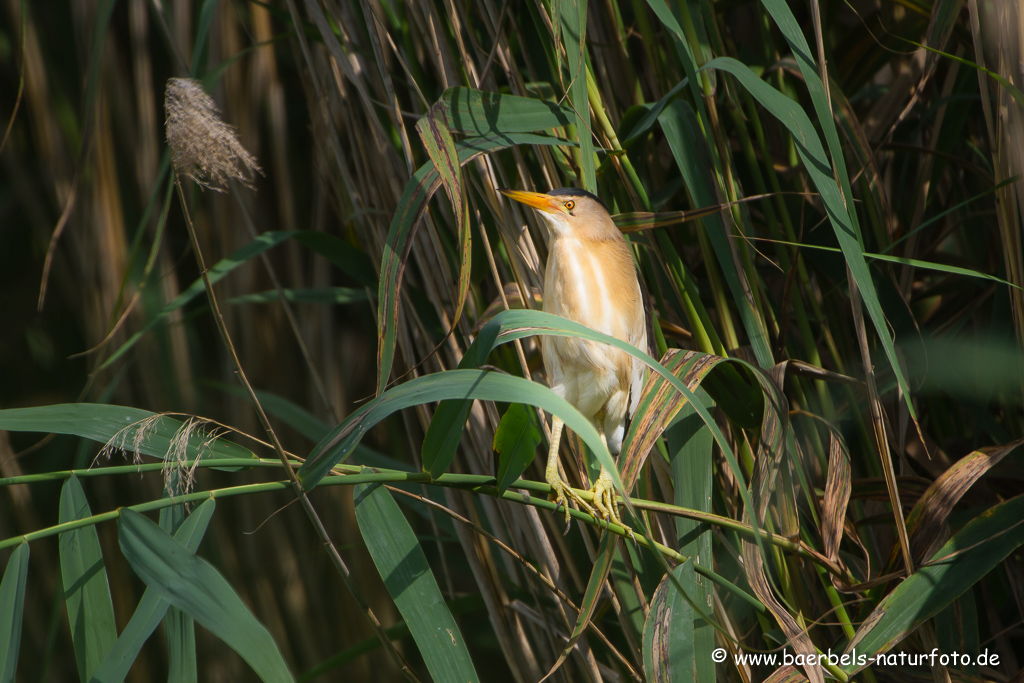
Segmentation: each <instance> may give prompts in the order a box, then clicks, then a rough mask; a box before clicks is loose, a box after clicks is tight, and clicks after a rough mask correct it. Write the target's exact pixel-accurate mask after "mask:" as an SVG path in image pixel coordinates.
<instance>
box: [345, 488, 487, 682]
mask: <svg viewBox="0 0 1024 683" xmlns="http://www.w3.org/2000/svg"><path fill="white" fill-rule="evenodd" d="M353 496H354V498H355V508H356V521H357V522H358V524H359V532H360V533H361V534H362V536H363V541H364V542H365V543H366V548H367V550H369V551H370V556H371V557H372V558H373V562H374V564H375V565H376V566H377V571H378V573H380V577H381V579H383V580H384V585H385V586H386V587H387V589H388V593H389V594H390V595H391V598H392V599H393V600H394V601H395V605H396V606H397V607H398V611H399V612H401V614H402V617H403V618H404V619H405V623H406V624H407V625H408V627H409V631H410V632H411V633H412V637H413V639H414V640H415V641H416V645H417V646H418V647H419V651H420V654H421V655H422V656H423V661H424V663H425V664H426V665H427V670H428V671H429V672H430V675H431V677H432V678H433V679H434V680H435V681H459V682H460V683H463V682H470V681H478V680H480V679H479V676H477V673H476V669H474V668H473V661H472V659H471V658H470V656H469V650H468V649H467V648H466V641H465V639H464V638H463V637H462V633H461V631H460V630H459V626H458V624H456V623H455V619H454V618H453V617H452V613H451V611H450V610H449V609H448V606H447V605H446V604H445V602H444V598H443V597H442V596H441V590H440V589H439V588H438V586H437V581H436V580H435V579H434V574H433V573H432V572H431V570H430V566H429V565H428V564H427V558H426V556H425V555H424V554H423V549H422V548H421V547H420V544H419V542H418V541H417V540H416V535H415V534H414V533H413V530H412V527H410V526H409V522H408V520H406V519H405V515H403V514H402V511H401V509H400V508H399V507H398V504H397V503H396V502H395V500H394V498H392V497H391V494H390V493H388V490H387V489H386V488H384V486H382V485H380V484H360V485H358V486H356V487H355V490H354V491H353Z"/></svg>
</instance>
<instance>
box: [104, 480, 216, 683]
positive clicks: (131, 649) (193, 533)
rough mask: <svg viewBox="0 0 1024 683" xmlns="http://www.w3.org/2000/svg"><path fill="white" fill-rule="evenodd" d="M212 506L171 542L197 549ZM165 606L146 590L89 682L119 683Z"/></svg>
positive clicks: (208, 504) (190, 519)
mask: <svg viewBox="0 0 1024 683" xmlns="http://www.w3.org/2000/svg"><path fill="white" fill-rule="evenodd" d="M215 507H216V503H215V502H214V501H213V500H208V501H206V502H204V503H203V504H202V505H200V506H199V507H197V508H196V509H195V510H194V511H193V512H192V514H191V515H189V516H188V517H186V518H185V521H184V522H182V524H181V526H180V527H178V530H177V531H176V532H175V534H174V539H175V540H176V541H177V542H179V543H181V544H182V545H183V546H184V547H185V548H186V549H187V550H188V552H190V553H193V554H194V553H195V551H196V548H198V547H199V543H200V542H201V541H202V540H203V535H204V534H205V533H206V528H207V526H208V525H209V523H210V518H211V517H212V516H213V511H214V508H215ZM168 607H170V604H169V603H168V602H167V601H166V600H164V599H163V598H162V597H160V595H159V594H158V593H157V592H156V591H154V590H153V589H152V588H147V589H146V591H145V592H144V593H143V594H142V599H140V600H139V604H138V605H137V606H136V608H135V612H134V613H133V614H132V618H131V619H130V620H129V621H128V625H127V626H125V627H124V631H122V632H121V635H120V636H119V637H118V639H117V643H115V644H114V646H113V647H112V648H111V649H110V652H108V653H107V656H106V658H105V659H104V660H103V663H102V664H101V665H100V667H99V668H98V669H97V670H96V673H95V674H94V675H93V677H92V679H91V682H90V683H105V682H107V681H109V682H111V683H113V682H114V681H123V680H124V678H125V676H127V675H128V670H129V669H130V668H131V666H132V663H133V662H134V661H135V658H136V657H137V656H138V654H139V651H140V650H141V649H142V645H143V644H144V643H145V642H146V641H147V640H149V637H150V635H152V634H153V631H155V630H156V627H157V626H158V625H159V624H160V621H161V620H162V619H163V618H164V615H165V614H166V613H167V610H168Z"/></svg>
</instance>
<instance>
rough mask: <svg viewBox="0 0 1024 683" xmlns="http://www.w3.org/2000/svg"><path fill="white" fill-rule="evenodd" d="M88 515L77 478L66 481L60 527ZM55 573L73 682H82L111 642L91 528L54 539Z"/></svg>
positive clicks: (105, 588) (105, 586) (103, 575)
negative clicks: (76, 678) (68, 638)
mask: <svg viewBox="0 0 1024 683" xmlns="http://www.w3.org/2000/svg"><path fill="white" fill-rule="evenodd" d="M91 516H92V511H91V510H90V509H89V502H88V501H87V500H86V498H85V491H83V490H82V484H81V483H80V482H79V481H78V477H75V476H72V477H70V478H69V479H68V480H67V481H66V482H65V483H64V486H63V487H62V488H61V492H60V513H59V521H60V523H61V524H63V523H65V522H71V521H74V520H78V519H84V518H86V517H91ZM60 574H61V578H62V579H63V581H64V599H65V601H66V602H67V608H68V623H69V624H70V625H71V641H72V643H73V644H74V647H75V661H76V662H77V664H78V675H79V679H80V680H82V681H88V680H90V679H91V678H92V675H93V673H95V671H96V670H97V669H98V668H99V666H100V664H102V663H103V659H104V658H105V657H106V656H107V653H108V652H110V648H112V647H113V646H114V643H115V642H117V628H116V626H115V623H114V605H113V603H112V602H111V600H110V584H109V583H108V581H107V568H106V565H105V564H104V563H103V552H102V550H101V549H100V538H99V535H98V534H97V533H96V527H94V526H87V527H81V528H78V529H73V530H71V531H65V532H64V533H62V534H61V535H60Z"/></svg>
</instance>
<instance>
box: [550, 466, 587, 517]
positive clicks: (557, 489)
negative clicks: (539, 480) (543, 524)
mask: <svg viewBox="0 0 1024 683" xmlns="http://www.w3.org/2000/svg"><path fill="white" fill-rule="evenodd" d="M547 482H548V485H549V486H550V487H551V494H552V497H553V498H554V501H555V510H558V506H559V505H562V506H564V507H565V530H566V531H568V530H569V501H572V502H574V503H576V507H578V508H579V509H580V510H582V511H583V512H586V513H587V514H589V515H593V516H595V517H596V516H597V512H596V511H595V510H594V507H593V506H592V505H591V504H590V503H588V502H587V501H585V500H584V499H583V498H582V497H581V496H580V494H578V493H576V492H575V491H574V490H573V489H572V487H570V486H569V485H568V484H567V483H565V482H564V481H562V478H561V477H559V476H558V475H557V474H556V475H555V476H553V477H547Z"/></svg>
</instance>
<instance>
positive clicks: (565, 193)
mask: <svg viewBox="0 0 1024 683" xmlns="http://www.w3.org/2000/svg"><path fill="white" fill-rule="evenodd" d="M548 195H549V196H551V197H590V198H591V199H593V200H594V201H595V202H597V203H598V204H600V205H601V206H603V207H604V210H605V211H608V206H607V205H606V204H605V203H604V202H602V201H601V198H600V197H598V196H597V195H596V194H591V193H590V192H587V191H586V190H581V189H579V188H578V187H559V188H558V189H555V190H551V191H550V192H548ZM608 212H609V213H611V212H610V211H608Z"/></svg>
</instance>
